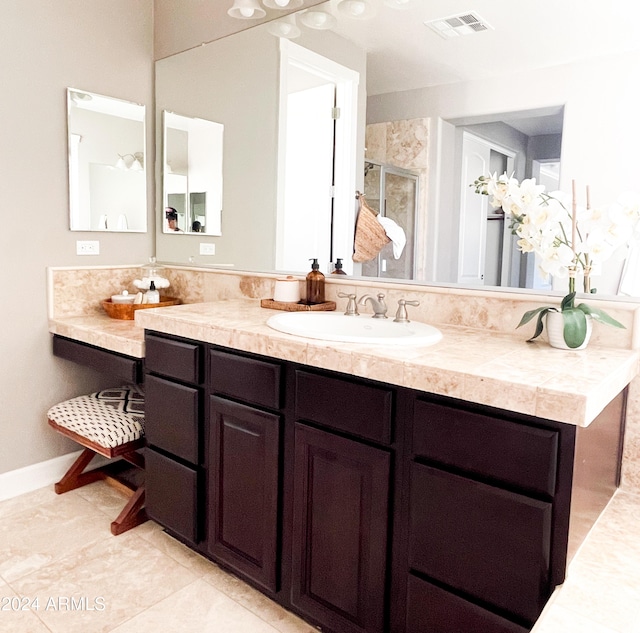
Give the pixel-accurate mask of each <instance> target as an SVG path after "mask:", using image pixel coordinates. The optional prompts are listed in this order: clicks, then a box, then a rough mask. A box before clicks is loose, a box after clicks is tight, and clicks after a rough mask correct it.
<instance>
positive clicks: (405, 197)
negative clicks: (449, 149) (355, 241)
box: [362, 160, 419, 279]
mask: <svg viewBox="0 0 640 633" xmlns="http://www.w3.org/2000/svg"><path fill="white" fill-rule="evenodd" d="M364 193H365V196H366V198H367V203H368V204H369V206H370V207H371V208H373V209H375V210H376V211H378V212H379V213H380V215H382V216H383V217H387V218H390V219H392V220H393V221H394V222H395V223H396V224H398V226H400V227H401V228H402V229H403V230H404V232H405V235H406V238H407V243H406V245H405V247H404V249H403V251H402V254H401V255H400V257H399V258H398V259H396V258H395V256H394V252H393V243H392V242H390V243H388V244H387V245H386V246H385V247H384V248H383V249H382V251H380V253H379V254H378V256H377V257H376V258H375V259H373V260H371V261H368V262H364V263H363V264H362V275H363V276H365V277H383V278H389V279H414V275H415V262H414V251H415V226H416V211H417V208H418V194H419V184H418V174H416V173H414V172H411V171H408V170H406V169H401V168H399V167H394V166H392V165H385V164H383V163H379V162H376V161H373V160H366V161H365V163H364Z"/></svg>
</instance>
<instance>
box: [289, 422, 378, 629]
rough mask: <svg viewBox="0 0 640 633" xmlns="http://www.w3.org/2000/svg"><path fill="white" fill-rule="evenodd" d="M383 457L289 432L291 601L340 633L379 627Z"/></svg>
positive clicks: (339, 440) (352, 444)
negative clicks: (291, 458) (292, 437)
mask: <svg viewBox="0 0 640 633" xmlns="http://www.w3.org/2000/svg"><path fill="white" fill-rule="evenodd" d="M389 470H390V457H389V454H388V453H387V452H385V451H384V450H381V449H377V448H372V447H370V446H366V445H364V444H361V443H359V442H356V441H354V440H348V439H345V438H343V437H339V436H337V435H333V434H332V433H328V432H325V431H319V430H317V429H313V428H310V427H307V426H304V425H302V424H296V430H295V473H294V516H293V552H292V564H293V569H292V593H291V601H292V603H293V604H294V605H295V606H296V607H297V608H298V609H300V610H301V611H302V612H303V613H306V614H308V616H310V617H311V618H312V619H313V620H315V621H316V622H318V623H319V624H320V625H322V626H326V627H328V628H329V629H331V630H334V631H340V632H341V633H362V632H364V631H367V632H375V631H383V630H384V610H385V609H384V605H385V600H384V589H385V575H386V574H385V571H386V562H387V525H388V523H387V521H388V516H387V510H388V496H389Z"/></svg>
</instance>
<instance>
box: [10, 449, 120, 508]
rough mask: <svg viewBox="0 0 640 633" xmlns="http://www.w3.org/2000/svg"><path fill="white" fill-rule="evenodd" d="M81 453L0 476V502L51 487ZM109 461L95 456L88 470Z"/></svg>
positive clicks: (63, 456) (56, 458)
mask: <svg viewBox="0 0 640 633" xmlns="http://www.w3.org/2000/svg"><path fill="white" fill-rule="evenodd" d="M81 452H82V451H75V452H74V453H68V454H66V455H61V456H60V457H54V458H53V459H48V460H47V461H44V462H39V463H38V464H32V465H31V466H25V467H24V468H18V469H16V470H11V471H9V472H7V473H2V474H1V475H0V501H4V500H5V499H12V498H13V497H17V496H19V495H23V494H25V493H27V492H31V491H32V490H38V488H44V487H45V486H52V485H53V484H54V483H56V482H57V481H59V480H60V479H62V476H63V475H64V474H65V473H66V472H67V470H69V468H70V467H71V464H73V462H74V461H75V460H76V459H77V458H78V456H79V455H80V453H81ZM109 461H110V460H108V459H106V458H105V457H102V456H101V455H96V456H95V457H94V458H93V461H92V462H91V464H90V467H89V468H88V470H92V469H94V468H98V467H99V466H103V465H104V464H107V463H109Z"/></svg>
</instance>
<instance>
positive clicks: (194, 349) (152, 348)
mask: <svg viewBox="0 0 640 633" xmlns="http://www.w3.org/2000/svg"><path fill="white" fill-rule="evenodd" d="M200 356H201V346H200V345H198V344H197V343H189V342H185V341H174V340H171V339H167V338H163V337H161V336H155V335H154V334H147V335H146V337H145V366H146V368H147V371H152V372H155V373H158V374H162V375H163V376H168V377H169V378H176V379H177V380H182V381H184V382H191V383H195V384H197V383H199V382H200V379H201V365H202V362H201V360H200Z"/></svg>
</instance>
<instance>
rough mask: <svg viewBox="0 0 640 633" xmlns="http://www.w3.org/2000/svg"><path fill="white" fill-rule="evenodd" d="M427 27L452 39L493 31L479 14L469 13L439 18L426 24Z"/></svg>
mask: <svg viewBox="0 0 640 633" xmlns="http://www.w3.org/2000/svg"><path fill="white" fill-rule="evenodd" d="M425 25H426V26H428V27H430V28H431V29H433V30H434V31H435V32H436V33H437V34H438V35H439V36H440V37H443V38H444V39H446V40H447V39H450V38H452V37H458V36H460V35H472V34H473V33H481V32H482V31H489V30H491V31H493V27H492V26H491V25H490V24H489V23H488V22H487V21H486V20H483V19H482V18H481V17H480V16H479V15H478V14H477V13H475V12H473V11H467V12H466V13H459V14H457V15H452V16H449V17H448V18H438V19H437V20H430V21H429V22H425Z"/></svg>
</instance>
